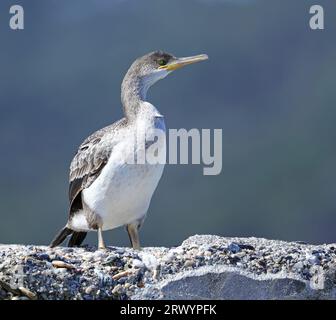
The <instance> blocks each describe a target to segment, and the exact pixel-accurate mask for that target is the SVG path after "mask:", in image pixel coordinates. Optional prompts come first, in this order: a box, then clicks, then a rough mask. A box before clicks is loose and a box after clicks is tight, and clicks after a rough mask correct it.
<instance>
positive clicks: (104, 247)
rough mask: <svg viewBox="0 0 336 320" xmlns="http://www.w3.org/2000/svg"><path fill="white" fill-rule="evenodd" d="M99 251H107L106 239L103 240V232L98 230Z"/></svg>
mask: <svg viewBox="0 0 336 320" xmlns="http://www.w3.org/2000/svg"><path fill="white" fill-rule="evenodd" d="M98 249H106V246H105V243H104V239H103V230H102V228H101V227H100V228H98Z"/></svg>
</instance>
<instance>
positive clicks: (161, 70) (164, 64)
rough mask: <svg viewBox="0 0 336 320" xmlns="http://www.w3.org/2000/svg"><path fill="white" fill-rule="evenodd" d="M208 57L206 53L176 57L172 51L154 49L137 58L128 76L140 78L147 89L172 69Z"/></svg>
mask: <svg viewBox="0 0 336 320" xmlns="http://www.w3.org/2000/svg"><path fill="white" fill-rule="evenodd" d="M207 59H208V56H207V55H206V54H200V55H196V56H191V57H183V58H176V57H175V56H173V55H172V54H170V53H166V52H163V51H154V52H151V53H148V54H146V55H144V56H143V57H140V58H138V59H137V60H135V61H134V63H133V64H132V66H131V67H130V69H129V71H128V76H131V77H137V78H138V79H140V82H141V85H142V86H143V87H144V89H145V90H147V89H148V88H149V87H151V86H152V85H153V84H154V83H155V82H157V81H158V80H161V79H163V78H165V77H166V76H167V75H168V74H169V73H171V72H172V71H174V70H177V69H180V68H182V67H184V66H186V65H189V64H192V63H196V62H200V61H203V60H207Z"/></svg>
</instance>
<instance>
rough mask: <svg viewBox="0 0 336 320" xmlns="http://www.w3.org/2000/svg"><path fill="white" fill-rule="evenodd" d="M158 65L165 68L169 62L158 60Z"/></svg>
mask: <svg viewBox="0 0 336 320" xmlns="http://www.w3.org/2000/svg"><path fill="white" fill-rule="evenodd" d="M158 64H159V66H165V65H166V64H167V62H166V60H164V59H160V60H158Z"/></svg>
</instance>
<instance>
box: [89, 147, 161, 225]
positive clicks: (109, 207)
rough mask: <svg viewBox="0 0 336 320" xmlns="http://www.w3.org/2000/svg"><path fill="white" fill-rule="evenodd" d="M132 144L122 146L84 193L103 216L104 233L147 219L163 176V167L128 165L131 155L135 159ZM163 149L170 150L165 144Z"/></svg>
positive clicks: (116, 149)
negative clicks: (128, 158)
mask: <svg viewBox="0 0 336 320" xmlns="http://www.w3.org/2000/svg"><path fill="white" fill-rule="evenodd" d="M129 144H130V142H129V141H123V142H122V143H119V144H118V145H117V146H116V147H115V148H114V149H113V151H112V154H111V156H110V159H109V161H108V163H107V164H106V166H105V167H104V169H103V170H102V172H101V174H100V175H99V177H98V178H97V179H96V180H95V181H94V182H93V184H92V185H91V186H90V187H89V188H87V189H85V190H83V200H84V202H85V204H86V205H87V206H88V207H89V209H90V210H91V211H92V212H93V213H95V214H97V215H99V217H100V218H101V220H102V224H103V225H102V229H103V230H110V229H114V228H117V227H119V226H122V225H125V224H129V223H132V222H136V221H138V220H141V219H143V218H144V217H145V215H146V213H147V210H148V207H149V205H150V201H151V198H152V195H153V193H154V191H155V189H156V187H157V185H158V182H159V180H160V178H161V176H162V173H163V169H164V165H163V164H154V165H153V164H127V163H125V157H126V158H127V156H128V154H127V153H129V156H132V157H133V153H132V154H131V149H130V148H129ZM160 148H166V145H165V142H164V144H162V146H160Z"/></svg>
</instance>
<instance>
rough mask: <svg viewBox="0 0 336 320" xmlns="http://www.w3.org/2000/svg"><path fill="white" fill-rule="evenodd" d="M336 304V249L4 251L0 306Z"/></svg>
mask: <svg viewBox="0 0 336 320" xmlns="http://www.w3.org/2000/svg"><path fill="white" fill-rule="evenodd" d="M335 298H336V244H335V245H333V244H330V245H318V246H313V245H307V244H304V243H296V242H291V243H289V242H283V241H274V240H266V239H257V238H222V237H218V236H199V235H196V236H193V237H190V238H189V239H187V240H186V241H184V242H183V243H182V244H181V246H179V247H176V248H170V249H169V248H144V249H143V250H142V251H140V252H137V251H134V250H132V249H129V248H119V247H109V248H108V249H107V250H104V251H101V250H96V248H93V247H83V248H61V247H60V248H54V249H50V248H48V247H41V246H18V245H0V300H1V299H12V300H21V299H84V300H92V299H335Z"/></svg>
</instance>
